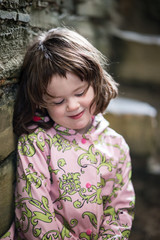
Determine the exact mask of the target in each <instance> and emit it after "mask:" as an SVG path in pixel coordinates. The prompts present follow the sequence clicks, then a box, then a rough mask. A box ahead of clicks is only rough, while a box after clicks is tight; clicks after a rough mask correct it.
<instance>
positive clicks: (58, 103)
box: [53, 99, 64, 105]
mask: <svg viewBox="0 0 160 240" xmlns="http://www.w3.org/2000/svg"><path fill="white" fill-rule="evenodd" d="M63 102H64V99H63V100H61V101H60V102H54V103H53V104H55V105H60V104H62V103H63Z"/></svg>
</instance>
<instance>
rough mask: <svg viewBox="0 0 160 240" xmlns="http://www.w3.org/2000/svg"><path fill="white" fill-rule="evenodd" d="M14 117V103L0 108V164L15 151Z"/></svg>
mask: <svg viewBox="0 0 160 240" xmlns="http://www.w3.org/2000/svg"><path fill="white" fill-rule="evenodd" d="M12 115H13V103H12V104H11V103H10V104H7V103H6V105H1V106H0V116H1V117H0V146H1V147H0V162H1V161H3V159H5V158H6V157H7V156H8V155H9V154H10V153H11V152H12V151H13V150H14V149H15V136H14V134H13V129H12Z"/></svg>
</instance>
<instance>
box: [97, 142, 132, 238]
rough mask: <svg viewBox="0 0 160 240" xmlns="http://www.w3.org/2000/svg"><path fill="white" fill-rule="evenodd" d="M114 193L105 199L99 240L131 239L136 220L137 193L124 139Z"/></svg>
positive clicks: (116, 172)
mask: <svg viewBox="0 0 160 240" xmlns="http://www.w3.org/2000/svg"><path fill="white" fill-rule="evenodd" d="M115 147H117V148H119V153H120V155H119V158H118V163H117V168H116V171H115V180H114V184H113V189H112V193H111V194H110V196H106V198H104V199H105V200H104V212H103V222H102V225H101V227H100V235H99V239H107V240H111V239H114V240H122V239H123V240H127V239H129V235H130V230H131V226H132V221H133V218H134V212H133V210H134V203H135V193H134V189H133V185H132V182H131V159H130V154H129V148H128V145H127V144H126V143H125V140H124V139H122V144H121V146H118V145H115Z"/></svg>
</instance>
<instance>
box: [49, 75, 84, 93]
mask: <svg viewBox="0 0 160 240" xmlns="http://www.w3.org/2000/svg"><path fill="white" fill-rule="evenodd" d="M86 85H88V83H87V82H86V81H82V80H81V79H80V78H79V77H78V76H77V75H75V74H73V73H67V74H66V77H63V76H59V75H54V76H53V77H52V78H51V81H50V82H49V84H48V86H47V93H48V94H49V95H51V96H53V97H59V96H60V97H61V96H66V95H68V94H71V93H73V92H74V91H76V90H78V89H81V88H83V87H84V86H86Z"/></svg>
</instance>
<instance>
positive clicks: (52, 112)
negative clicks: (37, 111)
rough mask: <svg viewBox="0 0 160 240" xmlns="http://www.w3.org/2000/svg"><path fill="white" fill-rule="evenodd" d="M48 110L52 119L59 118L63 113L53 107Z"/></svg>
mask: <svg viewBox="0 0 160 240" xmlns="http://www.w3.org/2000/svg"><path fill="white" fill-rule="evenodd" d="M47 110H48V113H49V115H50V116H51V117H52V118H57V117H59V116H60V115H61V111H60V109H58V108H55V107H51V108H48V109H47Z"/></svg>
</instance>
